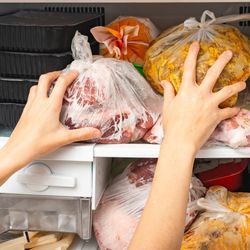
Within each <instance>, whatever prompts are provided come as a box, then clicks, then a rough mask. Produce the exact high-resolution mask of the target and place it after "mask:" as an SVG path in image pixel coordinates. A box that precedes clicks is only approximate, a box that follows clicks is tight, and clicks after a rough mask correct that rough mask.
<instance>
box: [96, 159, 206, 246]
mask: <svg viewBox="0 0 250 250" xmlns="http://www.w3.org/2000/svg"><path fill="white" fill-rule="evenodd" d="M155 166H156V159H143V160H142V159H141V160H138V161H135V162H132V163H131V164H129V165H128V167H127V168H126V169H125V170H124V171H123V173H122V174H120V175H118V176H117V177H116V178H114V180H113V182H112V183H111V185H110V186H109V187H108V188H107V190H106V191H105V193H104V196H103V198H102V200H101V203H100V206H99V207H98V208H97V211H96V212H95V214H94V221H93V225H94V231H95V235H96V239H97V241H98V244H99V247H100V249H102V250H104V249H105V250H106V249H112V250H125V249H127V248H128V245H129V242H130V241H131V239H132V236H133V234H134V231H135V229H136V226H137V223H138V221H139V219H140V217H141V214H142V212H143V209H144V207H145V204H146V200H147V197H148V194H149V192H150V189H151V186H152V180H153V177H154V171H155ZM205 192H206V188H204V186H203V185H202V183H201V182H200V181H199V180H198V179H197V178H195V177H193V178H192V183H191V185H190V192H189V202H188V207H187V212H186V227H188V226H189V225H190V224H191V223H192V221H193V220H194V218H195V217H196V215H197V213H198V212H197V211H198V210H197V209H198V207H197V204H196V201H197V199H198V198H200V197H203V196H204V195H205ZM156 216H157V215H156Z"/></svg>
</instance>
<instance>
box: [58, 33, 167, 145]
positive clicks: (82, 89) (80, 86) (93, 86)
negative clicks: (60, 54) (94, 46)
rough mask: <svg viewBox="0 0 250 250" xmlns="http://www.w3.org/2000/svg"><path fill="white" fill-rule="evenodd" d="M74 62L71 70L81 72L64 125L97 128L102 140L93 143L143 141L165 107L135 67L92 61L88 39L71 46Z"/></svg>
mask: <svg viewBox="0 0 250 250" xmlns="http://www.w3.org/2000/svg"><path fill="white" fill-rule="evenodd" d="M72 52H73V56H74V58H75V61H73V62H72V63H71V65H70V66H69V69H76V70H78V71H79V72H80V75H79V77H78V78H77V79H76V81H75V82H74V83H73V84H72V85H71V86H70V87H69V88H68V89H67V91H66V93H65V96H64V101H63V106H62V112H61V117H60V119H61V122H62V123H63V124H64V125H65V126H66V127H68V128H70V129H75V128H80V127H89V126H90V127H95V128H98V129H100V130H101V132H102V137H101V138H99V139H96V140H93V142H99V143H125V142H132V141H136V140H139V139H141V138H142V137H143V136H144V134H145V133H146V132H147V131H148V130H149V129H150V128H151V127H152V126H153V124H154V123H155V122H156V120H157V118H158V116H159V114H160V111H161V107H162V101H163V100H162V97H161V96H159V95H157V94H156V93H155V92H154V91H153V90H152V89H151V87H150V86H149V84H148V83H147V81H146V80H145V79H144V78H143V77H142V76H141V75H140V74H139V73H138V71H137V70H136V69H135V68H134V66H133V65H132V64H131V63H129V62H126V61H120V60H117V59H113V58H102V57H97V58H94V59H93V57H92V53H91V50H90V47H89V44H88V42H87V38H86V37H85V36H82V35H80V33H76V35H75V37H74V39H73V42H72Z"/></svg>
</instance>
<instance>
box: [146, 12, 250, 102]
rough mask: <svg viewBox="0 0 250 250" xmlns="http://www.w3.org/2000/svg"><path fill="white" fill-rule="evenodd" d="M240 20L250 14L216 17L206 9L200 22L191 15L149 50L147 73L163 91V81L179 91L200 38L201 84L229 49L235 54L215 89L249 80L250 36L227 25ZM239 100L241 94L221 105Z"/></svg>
mask: <svg viewBox="0 0 250 250" xmlns="http://www.w3.org/2000/svg"><path fill="white" fill-rule="evenodd" d="M239 20H250V14H244V15H232V16H224V17H219V18H216V17H215V16H214V13H213V12H211V11H208V10H206V11H204V12H203V14H202V16H201V21H200V22H198V21H197V20H196V19H195V18H189V19H187V20H186V21H185V22H184V23H183V24H180V25H178V26H176V27H173V28H170V29H168V30H166V31H165V32H163V33H162V34H161V35H160V36H159V37H158V38H157V39H156V40H155V41H154V42H153V44H152V46H151V47H150V48H149V49H148V51H147V53H146V56H145V64H144V73H145V76H146V77H147V79H148V80H149V81H150V83H151V84H152V86H153V87H154V88H155V89H156V90H157V91H158V92H160V93H163V88H162V86H161V85H160V81H162V80H169V81H170V82H171V83H172V84H173V86H174V88H175V90H176V92H178V90H179V88H180V85H181V79H182V74H183V65H184V61H185V58H186V55H187V53H188V49H189V45H190V44H191V42H193V41H199V42H200V47H201V48H200V52H199V55H198V61H197V74H196V81H197V84H200V83H201V82H202V80H203V79H204V76H205V74H206V73H207V70H208V69H209V68H210V67H211V66H212V65H213V64H214V62H215V61H216V59H217V58H218V57H219V55H220V54H221V53H222V52H224V51H225V50H231V51H232V52H233V54H234V56H233V58H232V60H231V61H230V62H229V63H228V64H227V66H226V67H225V69H224V71H223V72H222V74H221V76H220V77H219V79H218V81H217V82H216V84H215V87H214V89H213V91H218V90H220V89H221V88H223V87H224V86H227V85H230V84H233V83H236V82H239V81H246V80H247V78H248V77H249V76H250V43H249V39H248V38H247V37H245V36H244V35H243V34H241V33H240V31H239V30H238V29H237V28H235V27H233V26H230V25H226V24H224V23H230V22H234V21H239ZM236 101H237V96H236V95H235V96H232V97H230V98H229V99H227V100H226V101H225V102H223V103H222V104H221V107H227V106H233V105H235V103H236Z"/></svg>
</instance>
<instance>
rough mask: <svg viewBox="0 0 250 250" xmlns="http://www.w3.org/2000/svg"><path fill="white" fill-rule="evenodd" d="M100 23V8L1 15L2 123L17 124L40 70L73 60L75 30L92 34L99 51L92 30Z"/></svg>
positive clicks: (0, 107) (62, 66) (0, 75)
mask: <svg viewBox="0 0 250 250" xmlns="http://www.w3.org/2000/svg"><path fill="white" fill-rule="evenodd" d="M98 25H104V10H103V9H100V8H97V9H96V8H95V9H92V8H84V9H83V8H81V9H78V11H75V12H74V13H72V12H71V13H69V12H67V10H66V12H65V10H64V11H63V10H59V11H55V10H54V9H49V10H46V11H32V10H24V11H19V12H16V13H11V14H8V15H4V16H0V125H2V126H4V127H11V128H13V127H14V126H15V125H16V123H17V121H18V119H19V118H20V116H21V113H22V111H23V108H24V105H25V103H26V101H27V97H28V93H29V89H30V87H31V86H32V85H35V84H37V81H38V78H39V76H40V75H41V74H44V73H46V72H50V71H54V70H61V69H63V68H65V67H66V66H67V65H68V64H69V63H71V61H72V60H73V58H72V55H71V40H72V38H73V36H74V34H75V32H76V30H78V31H79V32H81V33H82V34H84V35H86V36H88V37H89V42H90V45H91V48H92V51H93V53H94V54H97V53H98V50H99V47H98V44H97V43H96V42H95V41H94V38H93V37H92V35H91V33H90V29H91V28H92V27H95V26H98Z"/></svg>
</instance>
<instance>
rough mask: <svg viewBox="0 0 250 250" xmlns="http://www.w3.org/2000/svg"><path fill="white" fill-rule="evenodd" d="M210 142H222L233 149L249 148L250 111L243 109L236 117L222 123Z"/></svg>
mask: <svg viewBox="0 0 250 250" xmlns="http://www.w3.org/2000/svg"><path fill="white" fill-rule="evenodd" d="M210 140H215V141H218V142H222V143H223V144H225V145H227V146H229V147H231V148H238V147H249V146H250V111H249V110H246V109H241V111H240V112H239V113H238V114H237V115H236V116H234V117H232V118H230V119H227V120H224V121H222V122H221V123H220V124H219V125H218V126H217V128H216V129H215V131H214V132H213V134H212V135H211V137H210ZM210 145H211V143H210Z"/></svg>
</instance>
